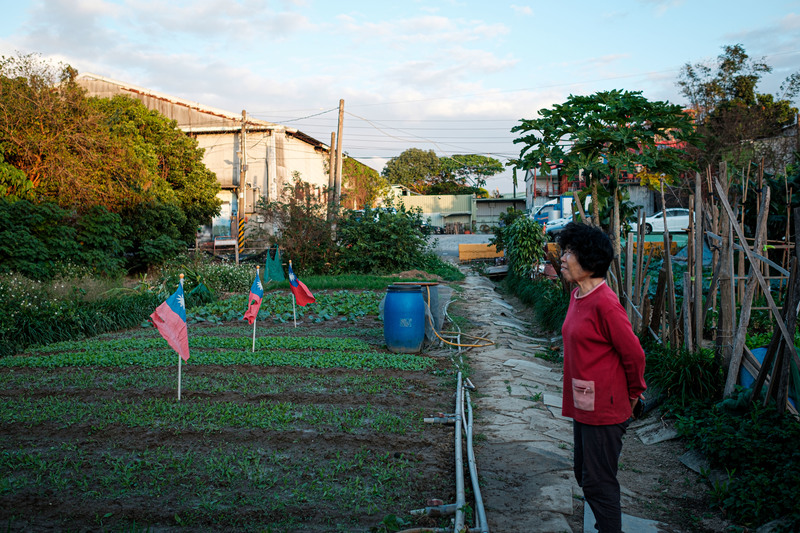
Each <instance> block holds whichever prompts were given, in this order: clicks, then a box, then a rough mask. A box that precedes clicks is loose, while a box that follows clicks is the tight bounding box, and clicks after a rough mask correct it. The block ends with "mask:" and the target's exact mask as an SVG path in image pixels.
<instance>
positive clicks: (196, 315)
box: [186, 291, 384, 324]
mask: <svg viewBox="0 0 800 533" xmlns="http://www.w3.org/2000/svg"><path fill="white" fill-rule="evenodd" d="M383 296H384V295H383V294H382V293H379V292H375V291H363V292H351V291H333V292H319V293H317V294H315V295H314V297H315V298H316V302H314V303H313V304H310V305H308V306H305V307H300V306H292V297H291V295H290V294H288V293H287V292H268V293H264V298H263V299H262V300H261V307H260V310H259V312H258V317H257V320H258V321H259V322H263V321H266V320H271V321H273V322H281V323H282V322H289V321H292V320H294V317H295V316H296V317H297V318H298V319H303V318H307V319H308V320H309V321H311V322H317V323H318V322H324V321H326V320H333V319H339V320H342V321H346V320H351V321H352V320H357V319H359V318H363V317H365V316H369V315H373V316H374V315H378V313H379V309H378V308H379V305H380V302H381V300H382V299H383ZM247 304H248V296H241V295H237V296H232V297H230V298H226V299H224V300H219V301H216V302H212V303H209V304H206V305H203V306H198V307H193V308H191V309H190V310H189V312H188V313H187V314H186V321H187V322H188V323H190V324H194V323H202V322H209V323H212V324H217V323H221V322H227V321H231V320H238V319H240V318H242V316H243V315H244V312H245V311H246V310H247Z"/></svg>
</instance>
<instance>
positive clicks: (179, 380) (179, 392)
mask: <svg viewBox="0 0 800 533" xmlns="http://www.w3.org/2000/svg"><path fill="white" fill-rule="evenodd" d="M181 289H183V274H181ZM178 401H181V354H180V353H179V354H178Z"/></svg>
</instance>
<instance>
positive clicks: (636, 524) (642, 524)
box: [583, 503, 667, 533]
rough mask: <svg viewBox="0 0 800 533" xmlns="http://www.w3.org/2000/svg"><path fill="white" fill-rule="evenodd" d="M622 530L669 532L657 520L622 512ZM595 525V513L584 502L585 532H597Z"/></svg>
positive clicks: (637, 532) (646, 532)
mask: <svg viewBox="0 0 800 533" xmlns="http://www.w3.org/2000/svg"><path fill="white" fill-rule="evenodd" d="M622 531H631V532H634V531H635V532H636V533H667V529H666V526H665V525H664V524H662V523H661V522H656V521H655V520H648V519H646V518H638V517H636V516H631V515H627V514H625V513H622ZM596 532H597V529H596V528H595V527H594V513H593V512H592V508H591V507H589V504H588V503H584V504H583V533H596Z"/></svg>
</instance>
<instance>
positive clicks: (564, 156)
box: [511, 90, 697, 255]
mask: <svg viewBox="0 0 800 533" xmlns="http://www.w3.org/2000/svg"><path fill="white" fill-rule="evenodd" d="M511 131H512V132H514V133H519V134H520V136H519V137H518V138H517V139H515V140H514V142H515V143H518V144H521V145H522V149H521V151H520V157H519V159H518V160H517V161H516V165H517V166H518V167H520V168H523V169H532V168H537V167H541V171H542V173H543V174H549V173H550V171H551V168H552V167H553V166H554V165H555V164H556V163H559V164H561V165H563V171H564V172H566V173H567V175H568V176H573V177H577V176H578V175H579V174H580V173H581V172H583V177H584V178H586V179H587V182H588V184H589V186H590V187H591V188H592V190H593V198H599V197H600V195H599V194H598V193H599V188H600V187H607V189H608V192H609V194H610V195H611V199H612V206H613V207H612V209H613V211H612V213H613V216H612V219H611V221H610V222H611V223H610V225H609V227H608V228H606V229H607V230H608V232H609V234H610V236H611V238H612V240H613V242H614V247H615V253H616V254H617V255H619V253H620V239H619V235H620V202H621V201H622V200H623V198H622V190H621V189H620V186H619V183H620V178H621V177H622V176H623V175H624V173H629V174H639V173H640V172H643V171H649V172H651V173H652V172H656V173H658V174H664V175H670V176H679V175H680V173H681V172H682V171H684V170H687V169H688V168H690V166H691V163H689V162H688V161H687V159H686V158H684V157H683V150H682V149H681V148H682V147H683V146H684V145H685V143H687V142H689V143H694V142H697V140H696V135H695V132H694V124H693V122H692V119H691V117H690V115H688V114H687V113H685V112H684V110H683V109H682V108H681V106H679V105H675V104H670V103H668V102H661V101H655V102H651V101H650V100H648V99H647V98H645V97H644V96H642V93H641V91H620V90H613V91H603V92H598V93H595V94H592V95H589V96H575V95H570V96H569V97H568V98H567V101H566V102H564V103H563V104H556V105H554V106H553V107H552V108H551V109H547V108H545V109H540V110H539V118H536V119H521V120H520V124H519V125H517V126H515V127H514V128H512V130H511ZM664 141H672V144H671V147H672V149H659V144H663V142H664ZM662 147H663V146H662ZM679 147H680V148H679ZM593 207H594V211H595V212H594V220H595V221H597V220H599V213H598V212H597V211H598V210H597V202H594V205H593Z"/></svg>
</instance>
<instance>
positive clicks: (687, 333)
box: [681, 270, 694, 352]
mask: <svg viewBox="0 0 800 533" xmlns="http://www.w3.org/2000/svg"><path fill="white" fill-rule="evenodd" d="M691 278H692V274H691V273H690V272H689V271H688V270H687V271H686V272H684V273H683V302H682V304H681V316H682V317H683V346H684V347H685V348H686V351H688V352H693V351H694V349H693V348H692V317H691V314H692V313H691V311H690V310H689V308H690V307H691V305H690V302H691V301H692V281H691Z"/></svg>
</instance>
